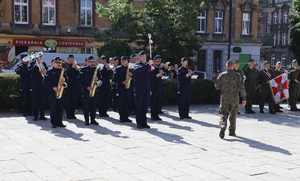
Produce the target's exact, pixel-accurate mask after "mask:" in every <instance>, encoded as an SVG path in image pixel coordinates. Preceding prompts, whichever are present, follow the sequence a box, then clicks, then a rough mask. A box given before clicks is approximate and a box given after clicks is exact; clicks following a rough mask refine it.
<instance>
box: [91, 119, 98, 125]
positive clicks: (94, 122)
mask: <svg viewBox="0 0 300 181" xmlns="http://www.w3.org/2000/svg"><path fill="white" fill-rule="evenodd" d="M91 124H92V125H99V123H98V122H97V121H95V120H94V121H91Z"/></svg>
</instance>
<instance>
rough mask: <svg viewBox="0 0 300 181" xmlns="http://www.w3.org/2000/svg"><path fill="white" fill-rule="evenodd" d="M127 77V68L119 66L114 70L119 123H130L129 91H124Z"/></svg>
mask: <svg viewBox="0 0 300 181" xmlns="http://www.w3.org/2000/svg"><path fill="white" fill-rule="evenodd" d="M126 76H127V67H125V66H123V65H120V66H118V67H117V69H116V74H115V81H116V89H117V95H118V101H119V104H118V111H119V115H120V122H131V121H130V120H129V119H128V117H129V95H128V93H129V89H126V87H125V84H124V81H125V80H126Z"/></svg>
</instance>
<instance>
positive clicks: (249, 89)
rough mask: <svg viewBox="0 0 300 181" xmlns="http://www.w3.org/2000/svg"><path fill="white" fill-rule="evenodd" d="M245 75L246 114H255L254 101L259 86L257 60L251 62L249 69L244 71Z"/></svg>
mask: <svg viewBox="0 0 300 181" xmlns="http://www.w3.org/2000/svg"><path fill="white" fill-rule="evenodd" d="M244 74H245V78H246V79H245V89H246V103H247V104H246V106H245V113H246V114H254V113H255V112H254V111H253V109H252V105H253V101H254V100H255V96H256V90H257V89H256V86H257V78H258V71H257V69H256V62H255V60H253V59H251V60H249V63H248V67H246V69H245V70H244Z"/></svg>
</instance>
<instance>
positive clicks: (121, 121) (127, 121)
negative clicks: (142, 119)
mask: <svg viewBox="0 0 300 181" xmlns="http://www.w3.org/2000/svg"><path fill="white" fill-rule="evenodd" d="M131 122H132V121H131V120H130V119H125V120H120V123H131Z"/></svg>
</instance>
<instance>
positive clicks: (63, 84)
mask: <svg viewBox="0 0 300 181" xmlns="http://www.w3.org/2000/svg"><path fill="white" fill-rule="evenodd" d="M64 73H65V69H64V68H62V70H61V73H60V76H59V80H58V84H57V92H56V98H57V99H61V98H62V95H63V93H64V89H65V88H66V87H67V83H66V80H65V78H64Z"/></svg>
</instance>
